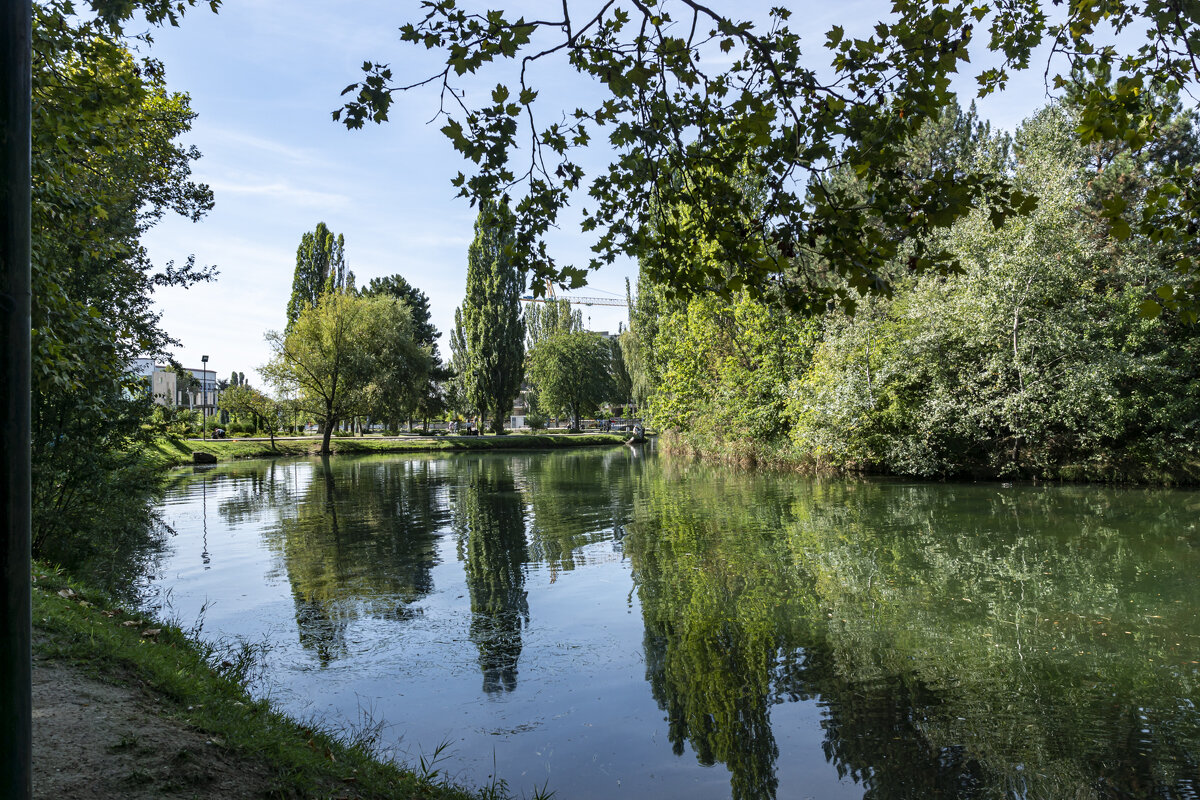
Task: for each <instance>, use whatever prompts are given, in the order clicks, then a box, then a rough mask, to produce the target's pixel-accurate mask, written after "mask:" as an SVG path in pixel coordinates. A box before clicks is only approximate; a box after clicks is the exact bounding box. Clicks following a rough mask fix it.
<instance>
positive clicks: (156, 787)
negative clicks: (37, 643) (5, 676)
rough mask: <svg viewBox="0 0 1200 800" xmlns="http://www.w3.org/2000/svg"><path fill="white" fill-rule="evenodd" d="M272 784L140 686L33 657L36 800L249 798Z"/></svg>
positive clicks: (260, 768) (261, 771) (252, 765)
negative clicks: (158, 703) (115, 682)
mask: <svg viewBox="0 0 1200 800" xmlns="http://www.w3.org/2000/svg"><path fill="white" fill-rule="evenodd" d="M270 784H271V781H270V777H269V775H268V773H267V769H266V768H265V767H264V766H263V765H261V764H255V763H249V762H247V760H246V759H244V758H238V757H235V756H233V755H231V754H229V753H227V752H226V751H225V748H224V746H223V743H222V742H220V741H216V740H214V739H213V738H212V737H209V736H206V735H205V734H203V733H201V732H199V731H196V730H193V729H192V728H190V727H189V726H187V725H186V724H184V723H182V722H180V721H177V720H174V719H172V718H170V717H168V716H166V715H165V714H164V713H163V712H162V711H161V710H160V709H158V708H156V706H155V703H154V701H153V700H152V699H151V698H150V697H148V696H147V695H146V694H145V693H143V692H142V691H140V690H138V689H130V688H126V687H122V686H113V685H111V684H108V683H103V682H101V681H98V680H96V679H95V678H91V677H88V676H86V675H84V674H83V673H81V672H80V671H78V670H76V669H75V668H73V667H70V666H67V665H64V664H62V663H60V662H53V661H47V660H45V659H42V658H35V659H34V664H33V796H34V797H35V798H38V799H39V800H43V799H44V800H104V799H105V798H122V799H124V798H129V800H143V799H144V800H151V798H188V799H189V800H190V799H191V798H230V800H248V799H249V798H261V797H264V796H265V795H266V793H267V792H268V790H269V786H270Z"/></svg>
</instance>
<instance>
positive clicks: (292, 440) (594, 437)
mask: <svg viewBox="0 0 1200 800" xmlns="http://www.w3.org/2000/svg"><path fill="white" fill-rule="evenodd" d="M626 438H627V437H626V436H624V435H622V434H617V433H553V434H525V433H511V434H508V435H506V436H453V435H452V436H419V435H418V436H389V437H381V436H362V437H360V436H355V437H350V436H343V437H334V438H333V440H332V441H330V450H331V451H332V453H331V455H353V454H364V453H439V452H440V453H460V452H469V451H482V450H491V451H498V452H499V451H514V450H561V449H564V448H572V447H604V446H608V447H612V446H616V445H623V444H624V443H625V439H626ZM320 447H321V439H320V437H317V436H305V437H286V438H282V437H276V439H275V444H274V446H272V445H271V441H270V440H269V439H208V440H201V439H175V438H170V439H169V438H166V437H160V438H158V439H156V440H155V442H154V444H153V445H152V447H150V448H149V449H148V451H147V454H148V455H149V457H150V458H151V459H153V460H154V461H155V462H156V463H157V464H158V465H159V466H160V467H163V468H171V467H183V466H190V465H192V464H193V463H195V461H194V458H195V457H194V454H195V453H197V452H200V453H208V454H210V455H212V456H214V457H215V458H216V459H217V461H218V462H220V461H233V460H241V459H251V458H277V457H281V456H282V457H291V456H315V455H318V451H319V450H320Z"/></svg>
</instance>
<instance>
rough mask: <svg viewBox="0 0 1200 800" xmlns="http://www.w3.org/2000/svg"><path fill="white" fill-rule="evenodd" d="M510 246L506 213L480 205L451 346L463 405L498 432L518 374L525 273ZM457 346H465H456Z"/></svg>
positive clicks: (518, 388) (494, 206)
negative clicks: (515, 259)
mask: <svg viewBox="0 0 1200 800" xmlns="http://www.w3.org/2000/svg"><path fill="white" fill-rule="evenodd" d="M512 248H513V217H512V213H511V212H510V211H509V210H508V207H507V206H505V205H503V204H497V203H493V202H486V203H483V204H482V205H481V207H480V210H479V217H478V218H477V219H476V221H475V240H474V241H473V242H471V247H470V249H469V250H468V252H467V295H466V297H465V298H464V300H463V304H462V308H461V314H459V313H457V312H456V315H455V334H454V336H455V339H454V340H452V342H451V347H452V349H454V353H455V371H456V372H457V373H458V375H459V376H460V379H461V381H462V383H461V385H462V388H463V390H464V392H463V393H464V395H465V399H466V401H467V403H468V404H469V405H470V406H471V407H473V408H475V409H477V410H478V411H479V413H480V414H481V415H483V416H484V417H485V418H490V419H491V421H492V430H493V431H494V432H495V433H500V432H501V431H503V430H504V421H505V419H506V418H507V417H508V414H509V411H510V410H511V409H512V407H513V401H514V400H515V399H516V397H517V394H518V393H519V392H520V391H521V379H522V377H523V374H524V360H525V322H524V319H523V318H522V316H521V293H522V292H523V291H524V289H525V277H524V273H523V271H522V270H521V268H520V266H519V265H518V263H517V262H515V261H513V249H512ZM460 328H461V340H460V337H459V329H460ZM461 345H465V348H464V349H462V350H459V349H456V348H458V347H460V346H461Z"/></svg>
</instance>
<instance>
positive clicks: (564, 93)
mask: <svg viewBox="0 0 1200 800" xmlns="http://www.w3.org/2000/svg"><path fill="white" fill-rule="evenodd" d="M777 3H778V0H776V3H771V4H777ZM418 5H419V4H418V3H416V2H411V1H410V2H403V3H395V2H383V0H354V2H344V1H343V2H328V0H326V1H325V2H315V1H314V0H288V1H287V2H283V1H282V0H225V4H224V6H223V7H222V9H221V12H220V13H219V14H217V15H213V14H210V13H208V12H207V11H194V12H192V13H191V14H189V15H188V16H187V17H186V18H185V20H184V21H183V24H182V25H181V27H179V28H177V29H165V30H160V31H157V32H155V34H154V37H155V44H154V47H153V53H154V55H155V56H156V57H158V58H159V59H161V60H162V61H163V62H164V64H165V66H166V73H167V81H168V85H169V86H170V87H171V88H172V89H173V90H176V91H183V92H187V93H188V94H190V95H191V98H192V107H193V109H194V110H195V111H196V112H197V114H198V117H197V119H196V120H195V122H194V123H193V127H192V131H191V133H190V134H189V135H188V136H187V137H185V141H186V142H187V143H189V144H194V145H196V146H197V147H198V148H199V149H200V151H201V152H202V153H203V154H204V157H203V158H202V159H201V160H200V161H199V162H198V163H197V164H196V167H195V173H194V177H195V178H196V179H197V180H200V181H203V182H205V183H208V184H209V185H210V186H211V187H212V189H213V191H214V194H215V196H216V208H215V209H214V210H213V211H212V212H211V213H210V214H209V215H208V216H207V217H206V218H205V219H204V220H203V221H201V222H199V223H195V224H193V223H190V222H186V221H183V220H180V219H165V220H164V221H163V222H162V223H160V224H159V225H158V226H157V227H156V228H154V229H153V230H152V231H151V232H150V233H149V234H147V236H146V238H145V243H146V245H147V247H148V249H149V251H150V254H151V257H152V258H154V259H155V261H156V262H158V263H162V262H165V261H167V260H170V259H175V260H176V261H182V260H184V259H186V258H187V256H188V255H190V254H195V256H196V258H197V260H198V261H199V262H201V263H206V264H216V265H218V267H219V269H220V273H221V274H220V277H219V278H218V279H217V281H216V282H214V283H211V284H204V285H200V286H195V287H193V288H191V289H188V290H186V291H184V290H175V289H172V290H166V291H161V292H160V293H159V295H158V296H157V302H158V307H159V309H160V310H161V311H162V313H163V322H164V325H165V327H166V329H167V330H168V331H169V332H170V333H171V334H172V335H173V336H175V337H176V338H178V339H180V340H181V342H182V347H180V348H179V349H178V350H177V351H176V355H177V357H178V358H179V359H180V360H181V361H182V362H183V363H184V365H185V366H196V367H198V366H199V365H200V355H201V354H208V355H209V356H210V361H209V367H210V368H211V369H213V370H214V371H216V372H217V373H218V374H219V375H221V376H227V375H228V374H229V372H231V371H233V370H238V371H241V372H245V373H246V375H247V377H248V378H250V379H251V381H252V382H253V383H256V384H259V385H261V380H259V379H258V376H257V375H255V374H254V373H255V370H257V368H258V367H260V366H262V365H263V364H264V363H265V362H266V361H267V360H268V358H269V357H270V354H269V350H268V348H267V346H266V344H265V342H264V340H263V334H264V333H265V332H266V331H267V330H270V329H278V328H281V327H282V326H283V322H284V309H285V308H286V305H287V300H288V296H289V294H290V292H291V280H292V270H293V267H294V265H295V252H296V247H297V245H298V244H299V241H300V237H301V235H302V234H303V233H304V232H305V231H308V230H312V229H313V228H314V227H315V225H316V223H317V222H319V221H324V222H325V223H326V224H327V225H329V227H330V228H331V229H332V230H334V231H336V232H339V233H342V234H344V235H345V237H346V254H347V261H348V262H349V264H350V267H351V268H352V269H353V270H354V272H355V274H356V275H357V277H358V281H359V283H360V285H361V284H364V283H366V282H367V281H368V280H369V279H370V278H372V277H377V276H383V275H390V274H392V273H397V272H398V273H400V274H402V275H404V276H405V277H406V278H407V279H408V280H409V281H410V282H412V283H413V284H415V285H416V286H418V287H419V288H421V289H422V290H424V291H425V292H426V293H427V294H428V295H429V298H430V303H431V307H432V310H433V318H434V322H435V324H436V325H437V326H438V328H439V329H440V330H441V331H442V333H443V346H442V351H443V354H444V355H448V353H446V349H447V348H446V346H445V334H446V333H447V332H448V330H449V328H450V327H451V325H452V320H453V315H454V308H455V307H456V306H457V305H458V304H459V303H460V302H461V299H462V295H463V291H464V283H465V278H466V253H467V247H468V245H469V244H470V241H471V238H472V235H473V232H472V225H473V223H474V218H475V215H474V213H473V211H472V209H471V208H470V207H469V206H468V205H467V203H466V201H465V200H462V199H460V198H455V196H454V194H455V190H454V189H453V188H452V187H451V186H450V178H451V177H452V176H453V175H454V174H455V173H456V172H457V171H458V170H459V169H460V168H461V166H460V158H459V156H458V155H457V154H456V153H455V152H454V151H453V150H452V148H451V147H450V144H449V142H448V140H446V139H445V137H444V136H442V134H441V133H440V132H439V130H438V128H439V127H440V126H441V123H440V122H439V123H434V124H429V123H428V121H429V120H430V119H431V118H432V117H433V116H434V113H435V112H436V110H437V96H436V94H435V93H433V92H431V91H418V92H414V93H412V94H410V95H407V96H400V97H399V98H398V100H397V104H396V106H395V107H394V109H393V112H392V114H391V117H392V121H391V122H390V123H388V124H386V125H383V126H376V125H374V124H368V126H367V127H366V128H364V129H363V130H360V131H353V132H351V131H347V130H346V129H345V128H344V127H343V126H341V125H340V124H336V123H334V122H332V120H331V119H330V112H331V111H332V110H333V109H334V108H336V107H337V106H338V105H339V104H340V103H339V95H340V92H341V90H342V89H343V88H344V87H345V86H346V85H347V84H349V83H352V82H354V81H355V80H357V78H358V76H359V75H360V74H361V72H360V67H361V64H362V62H363V61H364V60H372V61H379V62H386V63H390V64H391V65H392V66H393V68H394V69H395V71H396V72H397V74H398V75H403V76H411V77H417V76H420V77H424V76H425V75H426V74H428V73H430V72H433V71H435V69H436V66H437V63H436V61H435V60H434V59H433V58H432V57H431V56H430V55H429V54H427V53H425V52H424V51H420V50H417V49H415V48H413V47H411V46H409V45H402V44H401V43H400V41H399V34H398V30H397V29H398V28H399V26H400V25H401V24H402V23H403V22H405V21H408V20H410V19H415V18H416V17H417V15H418V14H419V8H418ZM495 5H498V3H495V2H493V3H492V4H491V6H495ZM522 5H524V7H525V10H526V13H532V12H536V11H541V13H550V12H551V10H553V9H557V8H558V7H559V6H558V4H557V3H545V4H542V3H524V4H522ZM543 5H544V6H545V10H542V7H543ZM767 5H768V4H766V3H762V4H759V3H753V4H751V3H737V4H736V6H734V5H733V4H724V5H722V4H717V7H718V8H723V7H729V8H734V7H736V9H737V12H738V13H740V14H744V15H746V16H750V17H751V18H763V17H764V16H765V15H763V14H756V13H755V9H756V8H758V7H759V6H761V8H762V9H765V8H766V7H767ZM491 6H489V7H491ZM585 6H586V4H585ZM585 6H584V7H585ZM791 7H792V8H793V9H794V11H795V12H796V16H795V17H793V20H792V27H793V28H794V29H796V30H800V31H805V30H808V31H811V33H810V34H808V36H807V37H806V41H807V42H808V45H807V48H806V50H807V52H808V53H809V54H810V55H811V56H812V57H813V58H814V63H818V62H816V61H815V60H816V59H822V60H823V59H824V58H825V57H826V54H827V51H825V50H824V49H823V48H821V47H820V42H822V41H823V40H824V32H825V31H826V30H827V29H828V28H829V27H830V26H831V25H833V24H842V25H843V26H845V27H846V28H847V32H848V33H850V34H851V35H853V34H855V33H860V32H862V30H863V29H865V28H868V27H869V26H870V25H872V24H873V23H874V21H875V20H876V19H878V18H879V15H880V14H881V13H885V12H886V9H887V7H888V4H886V3H880V2H875V1H874V0H870V1H868V0H861V1H860V2H842V3H827V2H821V3H807V4H800V3H795V4H791ZM558 66H559V67H561V62H560V63H559V65H558ZM975 68H981V67H980V65H979V64H978V63H977V64H976V65H975ZM1035 73H1036V74H1035ZM498 79H499V78H498V77H497V75H495V74H491V75H488V76H486V78H485V79H484V80H481V81H474V82H465V83H464V84H463V86H464V88H465V89H466V91H467V93H468V97H467V100H468V102H470V101H471V99H472V96H476V97H477V96H478V94H477V93H479V92H482V91H485V90H489V89H490V87H491V86H493V85H494V84H495V82H496V81H497V80H498ZM540 80H541V83H540V86H541V88H542V90H543V91H542V95H541V96H540V98H539V101H543V102H546V106H547V107H546V109H545V111H544V113H545V114H546V115H547V117H546V118H549V116H550V112H551V110H552V109H551V108H550V106H551V105H552V104H553V103H555V102H556V101H562V100H565V101H568V102H569V107H572V108H573V107H575V106H576V105H579V104H581V103H582V102H586V98H587V97H588V96H594V92H595V89H594V87H589V86H587V85H586V84H580V83H576V82H573V81H572V80H571V76H570V75H569V74H566V73H565V71H563V70H561V69H558V68H556V69H552V70H550V71H548V72H547V73H545V74H543V75H541V76H540ZM960 94H961V96H962V97H963V98H964V104H965V103H966V102H969V97H970V95H971V94H972V91H971V88H970V84H969V83H968V82H967V81H966V80H964V81H963V82H962V85H961V88H960ZM581 97H582V98H583V99H582V100H581ZM1044 102H1045V91H1044V88H1043V86H1042V80H1041V69H1037V70H1035V71H1034V72H1031V73H1027V74H1025V75H1023V76H1021V78H1020V80H1018V81H1016V82H1014V85H1013V86H1012V87H1011V88H1010V89H1009V90H1008V91H1007V92H1006V93H1005V94H1004V95H1002V96H999V97H994V98H989V99H988V100H987V101H986V102H984V103H982V104H981V106H980V108H981V112H982V113H983V115H984V116H986V117H988V118H990V119H991V120H992V121H993V123H994V124H996V125H999V126H1001V127H1006V128H1011V127H1013V126H1014V125H1015V124H1017V123H1018V122H1019V121H1020V119H1021V118H1022V117H1024V116H1025V115H1027V114H1028V113H1029V112H1031V111H1032V110H1034V109H1035V108H1037V107H1038V106H1039V105H1041V104H1042V103H1044ZM553 110H558V106H554V109H553ZM604 156H605V153H604V152H598V153H596V154H595V156H594V158H593V160H592V161H591V162H590V163H591V164H593V165H599V164H600V163H602V162H603V161H604V160H605V159H604ZM589 243H590V242H589V240H587V239H585V238H583V237H582V236H581V235H580V234H579V233H578V232H577V231H574V230H570V229H568V228H567V227H566V226H564V229H563V230H561V231H559V232H558V234H557V235H556V236H555V237H554V238H553V239H552V241H551V245H552V247H553V250H554V253H555V256H556V258H558V260H559V261H560V262H563V263H575V264H578V265H583V264H585V263H586V261H587V258H588V255H589V251H588V245H589ZM635 274H636V266H635V265H633V264H630V263H626V264H616V265H614V266H612V267H610V268H606V269H605V270H603V271H601V272H599V273H596V274H594V275H593V276H592V278H591V280H590V286H589V287H588V288H586V289H584V290H581V291H580V292H579V293H580V294H603V293H605V292H612V293H617V294H621V293H623V292H624V281H625V278H626V277H631V278H632V277H633V276H634V275H635ZM584 314H585V317H590V323H591V324H590V327H591V328H592V329H595V330H603V329H608V330H615V329H616V328H617V324H618V322H619V321H624V318H625V312H624V309H622V308H606V307H598V306H597V307H591V308H585V309H584Z"/></svg>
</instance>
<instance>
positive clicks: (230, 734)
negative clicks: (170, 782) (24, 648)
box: [33, 564, 507, 800]
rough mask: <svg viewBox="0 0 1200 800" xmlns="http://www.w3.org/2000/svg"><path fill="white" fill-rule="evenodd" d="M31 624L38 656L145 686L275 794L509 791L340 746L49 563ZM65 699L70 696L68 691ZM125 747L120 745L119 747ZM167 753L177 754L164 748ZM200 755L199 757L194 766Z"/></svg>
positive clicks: (111, 680)
mask: <svg viewBox="0 0 1200 800" xmlns="http://www.w3.org/2000/svg"><path fill="white" fill-rule="evenodd" d="M33 619H34V632H35V640H36V642H37V645H36V647H37V651H38V656H39V658H43V659H46V660H48V661H50V662H53V663H60V664H64V665H66V666H69V667H71V668H73V669H78V670H81V671H82V672H83V673H84V674H85V675H88V676H91V677H94V678H96V679H98V680H99V681H101V682H104V683H107V684H111V685H118V686H127V687H135V688H140V690H141V691H143V692H144V693H146V694H147V695H148V696H151V697H153V699H154V701H155V703H154V707H155V709H156V711H155V713H156V715H157V717H158V718H159V719H165V720H167V721H169V722H170V723H171V724H173V725H177V726H179V727H181V728H185V729H188V730H199V731H202V732H203V733H204V735H205V736H208V737H211V738H210V740H209V742H208V744H210V745H212V746H213V747H216V748H219V750H220V756H219V757H220V758H222V759H224V760H225V761H229V760H234V761H237V762H240V763H243V764H244V765H245V766H246V768H247V770H250V769H251V768H253V770H254V771H255V772H256V773H258V774H264V773H265V775H266V776H267V781H268V783H269V788H268V792H267V794H268V796H272V797H344V798H358V799H359V800H366V799H367V798H410V797H413V798H416V797H420V798H429V799H430V800H470V798H477V797H486V798H503V797H506V796H507V793H506V792H505V791H504V787H503V786H491V787H485V788H484V789H482V790H479V792H478V793H471V792H467V791H465V790H462V789H460V788H456V787H453V786H449V785H447V784H445V783H443V782H440V781H439V779H438V774H437V773H436V772H435V771H432V768H430V769H429V770H427V774H426V775H424V776H422V775H417V774H414V773H413V772H410V771H406V770H404V769H402V768H400V767H397V766H396V765H395V764H393V763H391V762H385V761H381V760H379V759H378V758H376V757H375V754H374V751H373V738H372V736H371V735H370V732H369V731H368V732H367V733H363V732H359V733H358V734H357V735H351V736H349V737H346V738H343V737H339V736H335V735H333V734H331V733H330V732H328V731H321V730H317V729H315V728H314V726H309V725H304V724H301V723H298V722H296V721H294V720H291V719H289V718H287V717H286V716H284V715H282V714H280V713H278V712H277V711H275V710H273V709H272V708H271V706H270V704H269V703H268V702H267V701H264V700H254V699H252V698H251V697H250V696H249V695H248V694H247V692H246V690H245V688H244V680H245V677H246V673H247V670H249V669H251V668H252V666H253V660H252V658H250V657H249V656H248V655H247V652H246V651H245V650H244V649H243V650H240V651H239V650H236V649H235V650H231V651H229V652H220V651H218V650H217V649H215V648H212V647H210V646H207V645H204V644H202V643H197V642H196V641H193V640H192V639H191V638H189V636H188V634H187V633H185V632H184V631H182V630H180V629H179V628H178V627H175V626H172V625H167V624H163V623H161V622H155V621H150V620H148V619H146V618H145V617H144V616H143V615H140V614H137V613H133V612H130V611H128V610H126V609H124V608H121V607H120V606H119V605H118V604H116V603H115V602H114V601H113V600H112V599H110V598H109V597H107V596H106V595H104V594H103V593H100V592H97V591H95V590H92V589H89V588H88V587H86V586H83V585H81V584H79V583H77V582H75V581H73V580H70V579H69V578H67V577H66V576H64V575H63V574H62V573H59V572H56V571H54V570H51V569H49V568H47V567H45V566H44V565H39V564H35V565H34V590H33ZM63 691H70V687H64V688H63ZM144 744H145V743H143V746H144ZM119 746H120V743H113V744H112V745H111V746H110V749H111V748H113V747H119ZM161 746H162V747H171V746H173V745H172V744H171V743H163V744H162V745H161ZM197 757H202V756H196V755H193V756H191V758H197Z"/></svg>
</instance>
